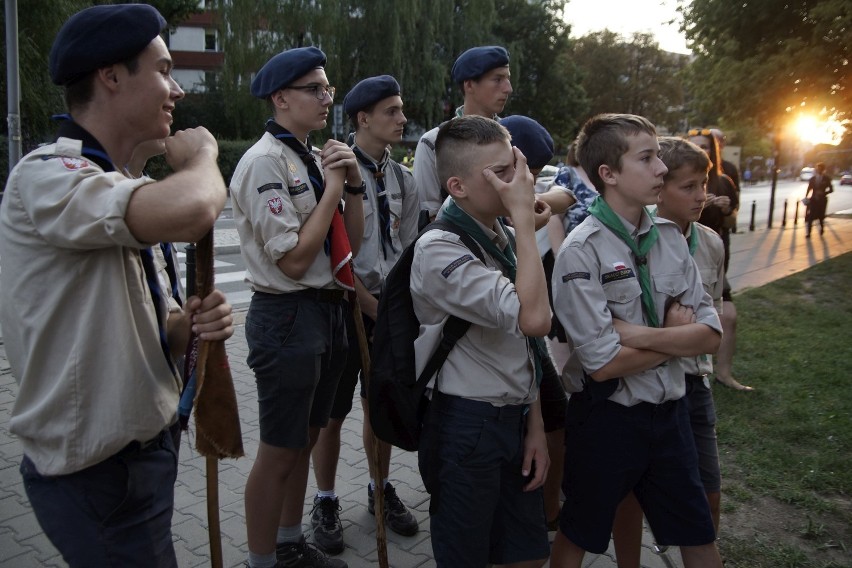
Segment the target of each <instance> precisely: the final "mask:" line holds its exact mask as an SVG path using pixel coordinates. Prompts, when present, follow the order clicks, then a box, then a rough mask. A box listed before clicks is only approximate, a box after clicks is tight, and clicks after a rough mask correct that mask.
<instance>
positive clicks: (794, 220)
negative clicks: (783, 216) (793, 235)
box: [793, 199, 799, 227]
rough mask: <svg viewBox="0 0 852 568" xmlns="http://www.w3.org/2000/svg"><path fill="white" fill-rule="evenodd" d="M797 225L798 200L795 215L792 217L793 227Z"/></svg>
mask: <svg viewBox="0 0 852 568" xmlns="http://www.w3.org/2000/svg"><path fill="white" fill-rule="evenodd" d="M798 224H799V200H798V199H797V200H796V214H795V215H793V226H794V227H795V226H796V225H798Z"/></svg>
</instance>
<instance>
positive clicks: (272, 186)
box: [257, 182, 284, 193]
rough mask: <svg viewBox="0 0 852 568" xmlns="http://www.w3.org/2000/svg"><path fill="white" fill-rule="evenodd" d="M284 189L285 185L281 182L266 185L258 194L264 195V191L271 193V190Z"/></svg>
mask: <svg viewBox="0 0 852 568" xmlns="http://www.w3.org/2000/svg"><path fill="white" fill-rule="evenodd" d="M283 188H284V184H283V183H281V182H272V183H265V184H263V185H262V186H260V187H258V188H257V192H258V193H263V192H264V191H269V190H270V189H283Z"/></svg>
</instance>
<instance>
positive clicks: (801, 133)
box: [793, 115, 846, 145]
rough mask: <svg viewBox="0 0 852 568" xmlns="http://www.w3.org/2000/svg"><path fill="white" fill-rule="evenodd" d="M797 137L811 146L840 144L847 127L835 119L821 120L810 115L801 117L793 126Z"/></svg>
mask: <svg viewBox="0 0 852 568" xmlns="http://www.w3.org/2000/svg"><path fill="white" fill-rule="evenodd" d="M793 128H794V130H795V132H796V136H798V137H799V138H800V139H801V140H803V141H805V142H809V143H810V144H834V145H837V144H840V141H841V140H842V139H843V133H844V131H845V130H846V127H845V126H844V125H843V124H842V123H840V122H839V121H837V120H834V118H830V119H828V120H819V119H817V118H815V117H813V116H810V115H801V116H799V118H798V119H796V121H795V123H794V126H793Z"/></svg>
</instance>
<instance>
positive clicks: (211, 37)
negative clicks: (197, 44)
mask: <svg viewBox="0 0 852 568" xmlns="http://www.w3.org/2000/svg"><path fill="white" fill-rule="evenodd" d="M217 38H218V34H217V33H216V30H204V51H219V49H218V42H217V41H216V40H217Z"/></svg>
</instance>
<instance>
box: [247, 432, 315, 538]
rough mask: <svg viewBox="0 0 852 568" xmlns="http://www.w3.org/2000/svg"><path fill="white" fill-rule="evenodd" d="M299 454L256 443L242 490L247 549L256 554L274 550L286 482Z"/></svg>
mask: <svg viewBox="0 0 852 568" xmlns="http://www.w3.org/2000/svg"><path fill="white" fill-rule="evenodd" d="M301 453H302V450H296V449H289V448H276V447H275V446H270V445H269V444H266V443H264V442H261V443H260V447H259V448H258V450H257V457H256V458H255V461H254V465H253V466H252V469H251V473H249V477H248V481H247V482H246V492H245V507H246V533H247V535H248V548H249V550H251V551H252V552H254V553H256V554H271V553H273V552H275V539H276V535H277V530H278V521H279V518H280V516H281V513H282V510H283V505H284V498H285V494H286V491H287V487H288V482H289V480H290V478H291V477H293V474H294V470H295V469H296V467H297V464H298V462H299V456H300V454H301ZM300 522H301V521H300ZM290 526H292V525H290Z"/></svg>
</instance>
